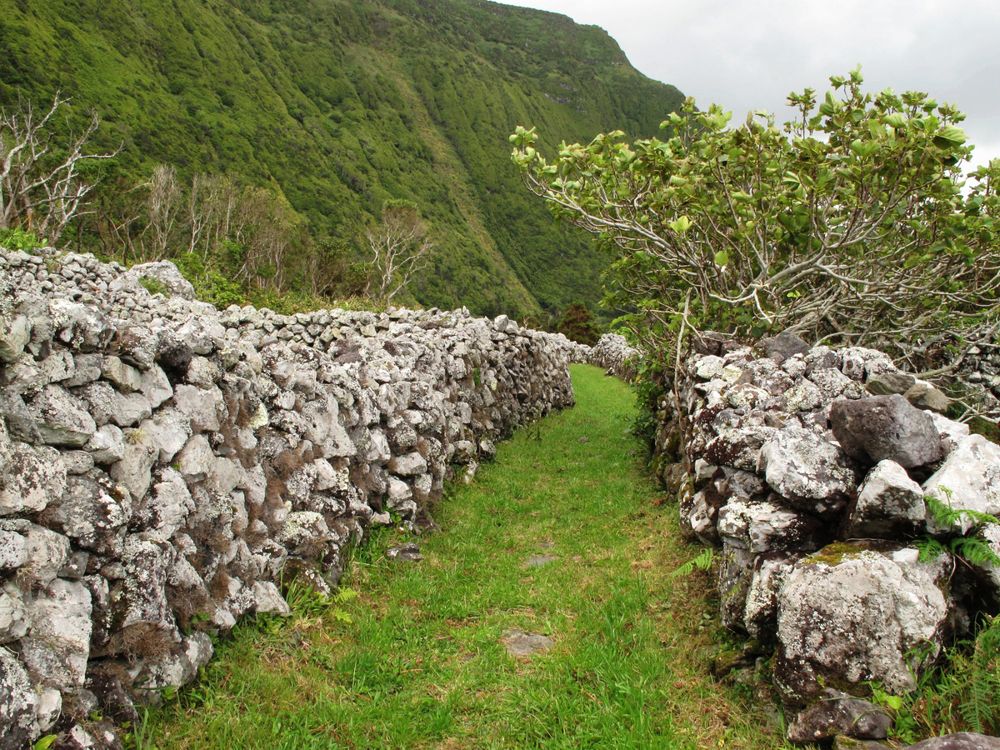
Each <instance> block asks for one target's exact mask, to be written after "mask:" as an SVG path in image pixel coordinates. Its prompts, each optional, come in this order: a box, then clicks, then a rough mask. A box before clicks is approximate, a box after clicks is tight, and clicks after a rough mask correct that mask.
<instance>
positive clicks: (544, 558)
mask: <svg viewBox="0 0 1000 750" xmlns="http://www.w3.org/2000/svg"><path fill="white" fill-rule="evenodd" d="M558 559H559V558H558V557H556V556H555V555H532V556H531V557H529V558H528V559H527V560H525V561H524V567H525V568H543V567H545V566H546V565H548V564H549V563H554V562H555V561H556V560H558Z"/></svg>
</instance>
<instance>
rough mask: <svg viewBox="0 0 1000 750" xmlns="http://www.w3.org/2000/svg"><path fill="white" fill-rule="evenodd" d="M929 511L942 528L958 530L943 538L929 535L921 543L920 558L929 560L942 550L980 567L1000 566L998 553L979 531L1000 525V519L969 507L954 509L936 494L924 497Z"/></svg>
mask: <svg viewBox="0 0 1000 750" xmlns="http://www.w3.org/2000/svg"><path fill="white" fill-rule="evenodd" d="M924 503H925V504H926V506H927V512H928V514H929V515H930V517H931V518H932V519H933V520H934V522H935V525H936V526H937V527H939V528H944V529H954V530H955V531H950V532H947V533H946V534H945V535H944V538H943V539H935V538H933V537H927V538H926V539H923V540H921V541H920V542H919V544H918V547H919V549H920V559H921V560H922V561H923V562H929V561H931V560H934V559H936V558H937V557H938V556H939V555H941V554H942V553H946V552H950V553H951V554H953V555H955V556H957V557H959V558H961V559H962V560H964V561H966V562H967V563H968V564H969V565H973V566H976V567H985V566H997V567H1000V555H997V553H996V552H994V551H993V548H992V547H991V546H990V544H989V542H987V541H986V540H985V539H984V538H983V537H982V536H980V535H979V532H980V531H982V529H983V527H984V526H986V525H988V524H1000V519H998V518H997V517H996V516H993V515H990V514H989V513H981V512H979V511H975V510H969V509H968V508H953V507H952V506H951V505H949V504H947V503H944V502H942V501H941V500H939V499H938V498H936V497H934V496H932V495H926V496H925V497H924Z"/></svg>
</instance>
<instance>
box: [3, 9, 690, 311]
mask: <svg viewBox="0 0 1000 750" xmlns="http://www.w3.org/2000/svg"><path fill="white" fill-rule="evenodd" d="M56 90H61V91H62V92H63V93H64V94H65V95H67V96H69V97H72V100H73V107H72V109H73V113H72V117H71V118H70V119H69V120H68V121H67V122H66V123H64V124H63V123H61V124H60V127H62V126H65V128H66V129H67V131H69V130H75V131H79V130H80V129H81V128H83V127H84V126H85V125H86V122H87V121H86V119H85V115H86V113H87V112H88V110H89V109H91V108H93V109H94V110H96V111H97V112H98V113H99V114H100V115H101V120H102V126H101V129H100V130H99V131H98V132H97V133H96V134H95V140H96V143H95V147H97V148H102V149H113V148H115V147H117V146H118V145H119V144H121V145H122V151H121V153H120V155H119V156H118V157H117V158H116V159H115V160H113V161H111V162H101V163H100V164H93V165H91V168H92V169H93V170H94V171H95V174H94V175H93V176H94V177H98V178H100V182H99V187H98V190H100V191H101V192H100V194H97V195H96V196H95V199H96V209H97V210H96V212H95V213H94V214H93V215H92V216H91V217H89V219H88V220H87V222H86V225H85V226H84V227H83V231H82V232H81V233H79V234H77V233H75V232H74V233H73V236H79V237H81V238H82V241H83V247H82V248H74V249H87V250H94V249H96V250H97V251H98V252H99V253H100V254H101V255H103V256H105V257H120V256H121V255H122V252H123V245H122V242H121V240H120V237H118V235H117V233H116V231H115V230H116V228H117V227H120V224H121V222H122V221H125V220H127V219H129V218H130V217H131V216H133V215H134V214H133V213H132V212H131V211H129V210H128V209H129V208H130V207H131V206H130V201H133V200H134V199H135V198H136V193H135V192H134V189H135V186H136V185H138V184H141V183H144V182H147V181H148V180H149V176H150V173H151V172H152V170H153V167H154V166H155V165H157V164H169V165H172V166H173V167H175V168H176V170H177V173H178V179H179V181H180V182H181V183H184V184H190V181H191V180H192V178H193V177H194V176H195V175H199V174H211V175H227V176H230V177H232V178H233V179H234V180H237V181H239V182H240V183H241V184H245V185H251V186H256V187H260V188H266V189H267V190H269V191H270V192H271V193H273V194H275V195H280V196H283V197H284V199H286V200H287V203H288V206H289V207H290V209H291V210H293V211H294V212H295V215H296V216H297V217H299V218H300V219H301V222H302V225H303V226H304V231H305V232H306V233H307V234H308V235H309V237H311V238H312V239H313V240H314V241H315V242H317V243H318V244H321V245H322V244H324V243H326V242H327V241H330V242H332V243H334V244H336V243H341V244H342V245H344V248H343V249H344V250H345V251H346V253H345V257H347V258H348V259H350V260H357V259H360V257H361V253H362V249H363V248H362V247H361V246H360V242H359V238H362V237H363V236H364V231H365V229H367V228H369V227H371V226H373V225H374V224H375V223H377V221H378V218H379V213H380V210H381V207H382V205H383V204H384V203H385V202H386V201H387V200H393V199H402V200H412V201H416V202H417V203H419V205H420V206H421V207H423V208H424V209H425V212H426V216H425V218H426V220H427V221H428V223H429V224H430V225H431V226H432V227H433V228H434V242H435V247H436V253H435V256H434V258H433V262H432V265H431V267H430V268H428V269H427V271H426V272H425V273H423V274H421V276H420V278H419V279H416V280H415V281H416V284H415V288H414V293H415V298H416V300H417V301H419V302H420V303H422V304H425V305H428V306H430V305H438V306H447V307H454V306H457V305H460V304H466V305H468V306H469V307H470V308H471V309H472V310H473V311H474V312H476V313H480V314H491V315H494V314H497V313H500V312H507V313H510V314H513V315H515V316H518V317H520V316H523V315H526V314H530V313H538V312H539V310H540V309H541V308H542V307H546V308H552V307H558V308H562V307H565V306H566V305H568V304H569V303H571V302H572V301H575V300H578V299H582V300H584V301H585V302H586V303H588V304H593V303H594V302H595V301H596V299H597V298H598V296H599V294H600V291H599V283H598V277H599V274H600V271H601V269H602V268H603V267H604V265H605V261H604V260H603V259H602V258H601V256H600V255H599V254H598V253H596V252H595V250H594V248H593V246H592V244H591V242H590V240H589V238H588V237H587V236H586V235H585V234H584V233H582V232H579V231H575V230H568V229H566V228H564V227H561V226H559V225H558V224H557V223H555V222H553V221H552V219H551V217H550V216H549V215H548V213H547V211H546V210H545V207H544V205H543V204H541V203H540V202H539V201H536V200H534V199H532V197H531V196H529V195H526V194H524V192H523V191H522V190H520V189H519V188H520V178H519V176H518V174H517V171H516V169H515V168H514V166H513V165H511V164H510V163H509V160H508V159H507V157H506V146H505V138H506V135H507V134H508V133H509V132H510V130H511V129H512V128H513V127H514V125H515V124H516V123H517V122H518V121H524V120H526V119H529V118H532V119H535V120H536V121H538V122H539V123H540V124H542V125H544V126H545V127H547V128H549V129H551V130H552V131H553V132H560V133H564V134H568V135H570V136H571V137H575V138H586V137H590V136H591V135H592V134H593V133H595V132H599V131H600V130H603V129H607V128H609V127H611V126H612V124H617V123H622V122H623V123H625V124H624V125H623V127H625V129H626V130H628V132H629V133H631V134H633V135H636V136H639V135H643V134H645V135H649V134H652V133H655V132H656V127H657V124H658V123H659V121H660V120H661V119H662V118H663V116H664V114H665V113H667V112H669V111H671V110H673V109H674V108H676V107H677V106H678V104H679V103H680V100H681V97H680V95H679V93H678V92H677V91H676V89H673V88H671V87H669V86H664V85H662V84H659V83H656V82H654V81H651V80H649V79H647V78H644V77H643V76H641V75H640V74H639V73H638V72H636V71H635V70H634V69H633V68H631V66H629V65H628V63H627V61H626V60H625V58H624V55H623V54H622V52H621V50H620V49H619V48H618V46H617V45H616V44H615V43H614V41H613V40H611V39H610V38H609V37H608V36H607V35H606V34H605V33H604V32H603V31H601V30H599V29H596V28H594V27H586V26H578V25H576V24H574V23H572V22H571V21H569V19H567V18H565V17H562V16H556V15H554V14H549V13H543V12H540V11H534V10H528V9H522V8H508V7H505V6H501V5H495V4H491V3H469V2H465V1H464V0H427V1H426V2H419V3H418V2H413V1H412V0H385V1H384V2H367V1H366V0H307V1H306V2H290V1H289V0H276V1H274V2H267V3H260V2H256V1H255V0H236V1H235V2H229V3H194V2H189V1H187V0H184V1H182V2H179V3H173V2H169V3H168V2H165V1H164V0H151V1H150V2H143V3H139V4H136V3H132V2H126V1H125V0H108V1H106V2H101V3H95V2H93V0H84V2H82V3H81V2H79V1H78V0H46V1H45V2H41V1H40V0H24V1H23V2H17V3H7V4H6V5H5V7H4V14H3V24H2V25H0V105H16V104H17V102H18V99H19V97H22V96H23V97H25V98H26V99H27V100H30V101H34V102H37V103H44V102H45V101H46V100H50V99H51V95H52V94H53V93H54V92H55V91H56ZM185 247H186V244H185V245H181V246H179V247H173V248H171V251H170V253H169V255H176V254H178V253H179V252H180V251H181V250H182V249H183V248H185ZM129 260H135V258H129ZM287 263H288V264H289V265H294V263H293V261H292V259H291V258H288V259H287ZM205 265H206V266H212V267H214V268H215V269H216V270H218V272H219V273H222V274H224V275H225V274H226V273H227V271H228V266H229V264H228V261H225V262H224V261H222V260H220V259H214V260H213V261H212V262H208V261H206V263H205ZM280 270H281V269H278V268H275V269H272V271H273V272H274V273H277V272H279V271H280ZM323 273H325V272H322V273H321V274H319V276H322V275H323ZM288 276H289V278H288V279H286V283H284V285H283V286H282V288H281V290H280V292H281V294H282V295H284V294H286V293H288V292H302V293H307V294H312V293H314V292H315V290H314V289H313V288H312V285H311V279H314V278H316V276H317V275H316V274H310V273H308V272H305V271H303V272H298V271H296V272H294V273H289V274H288ZM321 280H322V279H321ZM352 283H353V282H352V281H351V280H350V279H347V280H345V282H344V284H343V286H342V287H338V288H337V289H334V290H332V291H330V292H328V293H326V296H329V294H336V295H343V294H347V295H350V294H353V293H356V291H357V290H356V289H353V288H352ZM203 284H204V286H205V287H207V288H208V291H209V292H210V293H211V295H212V296H213V298H215V299H223V300H232V299H235V297H236V296H242V297H243V298H247V297H249V296H250V292H252V288H250V287H248V288H247V289H246V290H245V291H244V292H242V293H241V295H234V294H233V293H232V290H229V289H226V288H225V284H222V283H220V280H218V279H208V280H205V281H204V282H203Z"/></svg>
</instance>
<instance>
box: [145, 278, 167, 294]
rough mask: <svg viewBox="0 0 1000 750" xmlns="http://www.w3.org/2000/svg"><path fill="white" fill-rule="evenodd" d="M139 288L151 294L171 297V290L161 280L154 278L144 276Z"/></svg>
mask: <svg viewBox="0 0 1000 750" xmlns="http://www.w3.org/2000/svg"><path fill="white" fill-rule="evenodd" d="M139 286H141V287H142V288H143V289H145V290H146V291H147V292H149V293H150V294H162V295H163V296H164V297H169V296H170V289H169V288H168V287H167V285H166V284H164V283H163V282H162V281H160V280H159V279H154V278H153V277H152V276H143V277H142V278H140V279H139Z"/></svg>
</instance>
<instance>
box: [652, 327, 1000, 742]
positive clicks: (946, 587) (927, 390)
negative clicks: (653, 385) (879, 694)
mask: <svg viewBox="0 0 1000 750" xmlns="http://www.w3.org/2000/svg"><path fill="white" fill-rule="evenodd" d="M703 343H704V345H703V346H702V349H701V350H700V351H699V352H698V353H697V354H695V355H694V356H692V357H691V358H690V360H689V361H688V362H687V365H686V368H685V371H684V372H682V373H680V374H679V381H678V383H677V387H678V392H679V393H680V394H681V399H682V403H681V404H680V409H679V410H678V409H677V408H676V407H675V405H674V403H673V399H672V397H669V396H668V397H667V398H665V399H664V401H663V402H662V403H661V407H662V409H663V410H662V412H661V413H660V415H659V416H660V425H661V427H660V431H659V434H658V436H657V449H658V453H659V464H658V465H659V471H660V474H661V477H662V478H663V479H664V481H665V482H666V483H667V484H668V486H670V487H671V488H672V489H673V490H674V491H676V493H677V495H678V497H679V498H680V501H679V507H680V516H681V526H682V528H683V529H684V530H685V532H686V533H687V534H688V535H689V536H691V537H692V538H697V539H699V540H701V541H702V542H704V543H706V544H710V545H714V546H715V547H716V548H718V550H719V552H718V556H717V566H716V567H717V574H718V588H719V593H720V602H721V605H720V606H721V617H722V621H723V623H724V624H725V625H726V626H727V627H728V628H730V629H732V630H735V631H739V632H742V633H744V634H746V635H747V636H748V638H749V639H750V640H749V644H750V647H748V648H750V650H748V652H747V653H748V655H750V656H753V655H760V654H762V653H769V652H773V653H774V656H775V658H774V662H773V668H774V680H775V683H776V686H777V687H778V689H779V690H780V692H781V695H782V697H783V699H784V701H785V702H786V703H787V704H788V705H789V706H790V707H792V708H795V709H806V710H804V711H803V712H802V714H800V716H799V719H798V720H797V721H796V722H794V723H793V724H792V726H791V727H790V730H789V738H790V739H792V740H794V741H797V742H810V741H821V740H829V739H832V738H833V737H834V735H836V734H840V733H843V734H848V735H851V734H853V736H855V737H857V738H859V739H879V738H883V737H884V736H885V734H884V732H885V727H884V726H883V724H884V722H881V721H879V722H876V724H877V726H878V727H881V728H879V729H876V730H871V731H875V732H876V735H875V736H873V735H871V734H864V733H860V734H859V732H862V730H861V729H859V728H858V727H859V725H858V724H857V720H858V717H859V716H860V715H861V714H859V711H860V712H861V713H863V714H866V715H869V716H875V715H879V713H880V712H879V710H878V709H877V708H875V707H874V706H871V705H870V704H866V703H865V702H864V701H863V700H862V701H857V700H855V699H854V698H851V697H850V696H851V695H855V696H864V695H866V694H867V691H868V685H869V683H870V682H871V681H877V682H878V683H880V684H881V685H882V686H883V687H884V689H886V690H887V691H889V692H892V693H897V694H902V693H904V692H907V691H909V690H912V689H914V688H915V687H916V679H917V677H918V676H919V674H920V672H921V670H922V669H924V668H925V667H926V666H927V665H928V664H929V663H930V662H931V661H932V660H933V659H934V658H935V657H936V656H937V655H938V654H939V652H940V650H941V648H942V647H943V646H944V645H945V644H946V643H948V642H949V641H950V640H951V639H953V638H954V637H956V636H964V635H967V634H968V632H969V628H970V626H971V624H972V622H973V619H974V616H975V615H976V614H977V613H978V612H983V611H985V612H987V613H990V614H995V613H997V612H998V611H1000V568H998V567H995V566H991V565H989V564H985V565H981V566H979V567H977V566H975V565H970V564H969V563H968V562H967V561H966V562H963V563H962V564H956V560H954V559H953V558H952V557H951V556H950V555H949V554H945V553H942V554H940V555H938V556H937V557H935V558H934V559H930V560H925V559H921V555H920V551H919V549H918V546H919V544H920V540H922V539H923V540H926V539H929V538H932V537H938V538H944V537H946V536H948V535H954V534H956V533H961V532H962V531H965V532H970V531H971V530H972V527H971V524H970V523H969V522H968V521H967V520H966V521H963V522H960V523H959V524H958V525H957V526H950V527H949V526H948V525H947V524H946V525H944V526H942V524H941V522H940V521H939V520H936V517H935V516H934V515H933V514H932V513H931V512H929V511H928V501H927V500H926V498H928V497H933V498H935V499H936V500H937V501H939V502H941V503H944V504H946V505H950V506H952V507H953V508H965V509H972V510H976V511H980V512H983V513H988V514H992V515H998V514H1000V446H998V445H996V444H995V443H992V442H990V441H989V440H987V439H985V438H983V437H981V436H980V435H976V434H970V430H969V427H968V426H967V425H965V424H960V423H958V422H955V421H952V420H950V419H948V418H947V417H945V416H944V415H943V412H946V411H947V410H948V407H949V401H948V399H947V398H946V397H945V396H944V394H943V393H941V392H940V391H939V390H938V389H936V388H935V387H934V386H932V385H931V384H930V383H926V382H923V381H920V380H919V379H917V378H915V377H914V376H912V375H910V374H908V373H905V372H902V371H901V370H899V369H897V368H896V367H895V366H894V364H893V362H892V361H891V360H890V359H889V357H888V356H886V355H885V354H883V353H881V352H878V351H875V350H871V349H863V348H846V349H840V350H833V349H830V348H828V347H825V346H815V347H810V346H808V345H807V344H806V343H805V342H803V341H801V340H800V339H798V338H796V337H794V336H788V335H781V336H778V337H776V338H773V339H768V340H765V341H763V342H761V345H760V346H759V347H757V348H755V349H751V348H748V347H742V346H739V345H737V344H735V343H732V342H726V341H724V340H722V339H720V338H707V339H705V340H704V342H703ZM977 533H979V534H981V537H980V538H981V539H982V541H983V542H985V543H987V544H991V545H992V548H993V550H994V551H995V552H997V553H1000V527H997V526H986V527H985V528H982V529H981V530H980V531H979V532H977ZM859 705H860V706H861V708H860V709H859V708H858V706H859ZM886 726H887V725H886ZM864 731H869V730H864ZM878 732H881V733H882V734H881V737H879V736H877V734H878ZM984 746H985V745H984Z"/></svg>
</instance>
